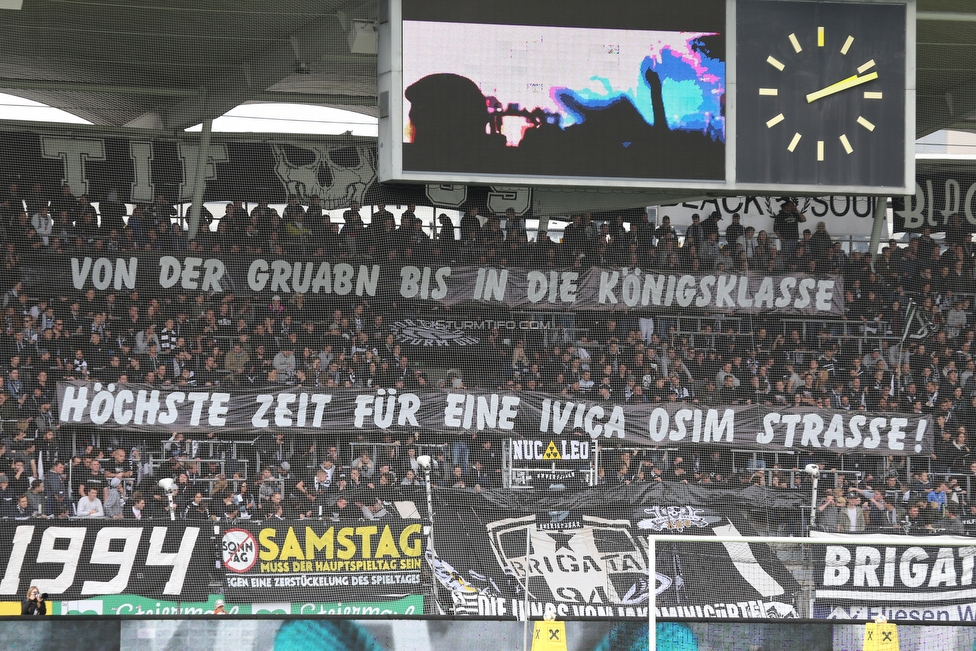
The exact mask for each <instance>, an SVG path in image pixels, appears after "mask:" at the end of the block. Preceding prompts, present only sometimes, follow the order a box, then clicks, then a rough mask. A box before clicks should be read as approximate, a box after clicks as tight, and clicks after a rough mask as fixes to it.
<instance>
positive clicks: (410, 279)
mask: <svg viewBox="0 0 976 651" xmlns="http://www.w3.org/2000/svg"><path fill="white" fill-rule="evenodd" d="M21 280H22V281H23V283H24V285H25V287H27V288H28V289H29V290H31V291H32V292H34V293H38V292H40V293H43V292H64V291H65V289H66V288H73V289H74V290H75V292H79V293H80V292H83V291H86V290H88V289H96V290H98V291H108V290H115V291H126V292H128V291H130V290H133V289H139V290H141V291H145V292H149V293H150V294H154V295H155V294H157V293H159V292H160V291H169V292H172V293H175V292H178V291H183V292H208V293H215V294H220V293H229V292H233V293H234V294H235V295H236V296H252V295H254V294H258V293H261V292H264V293H266V294H269V295H270V294H290V293H292V292H302V293H306V294H308V293H310V294H312V295H319V296H325V295H336V296H350V297H351V296H358V297H363V298H375V297H377V296H379V297H380V298H383V297H386V298H397V299H409V300H416V301H428V302H431V303H437V304H440V305H445V306H454V305H464V304H468V303H478V304H482V305H496V306H499V307H508V308H525V307H533V306H535V307H545V308H546V309H548V310H560V309H563V310H604V309H607V308H615V307H619V308H646V309H667V310H675V309H688V308H694V309H700V310H706V311H708V312H716V311H717V312H737V313H740V312H741V313H756V312H767V311H772V310H775V311H776V312H778V313H780V314H805V315H818V316H825V315H828V314H830V315H837V316H840V315H843V314H844V281H843V279H842V277H840V276H836V275H816V276H813V275H806V274H791V275H788V276H768V275H765V274H746V275H736V274H731V273H724V274H718V273H716V274H702V275H692V274H667V273H655V272H653V271H642V270H641V269H638V268H627V267H620V268H604V267H592V268H588V269H576V268H569V269H560V270H553V271H538V270H531V269H499V268H496V267H449V266H426V267H421V266H410V265H404V266H400V265H387V264H359V263H352V262H344V261H338V262H337V261H335V260H327V259H324V258H315V257H311V258H284V257H267V258H265V257H258V258H255V257H253V256H241V255H222V256H220V257H212V258H204V257H198V256H192V255H184V254H181V255H162V256H160V255H156V254H133V255H125V256H113V257H108V256H104V257H94V256H90V257H69V256H61V255H56V254H50V255H47V256H45V255H42V256H37V257H33V258H32V259H31V261H30V262H29V263H28V264H26V265H24V266H23V267H22V268H21Z"/></svg>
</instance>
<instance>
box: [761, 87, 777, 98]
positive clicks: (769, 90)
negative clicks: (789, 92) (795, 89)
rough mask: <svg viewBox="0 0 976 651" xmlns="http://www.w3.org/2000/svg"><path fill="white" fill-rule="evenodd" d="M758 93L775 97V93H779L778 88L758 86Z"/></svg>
mask: <svg viewBox="0 0 976 651" xmlns="http://www.w3.org/2000/svg"><path fill="white" fill-rule="evenodd" d="M759 94H760V95H766V96H771V97H775V96H776V95H779V89H778V88H760V89H759Z"/></svg>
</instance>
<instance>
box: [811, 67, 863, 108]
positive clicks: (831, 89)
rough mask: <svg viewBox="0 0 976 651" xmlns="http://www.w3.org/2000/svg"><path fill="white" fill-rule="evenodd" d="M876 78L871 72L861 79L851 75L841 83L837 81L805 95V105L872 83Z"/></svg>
mask: <svg viewBox="0 0 976 651" xmlns="http://www.w3.org/2000/svg"><path fill="white" fill-rule="evenodd" d="M877 78H878V73H876V72H872V73H871V74H867V75H864V76H863V77H860V76H858V75H853V76H851V77H848V78H847V79H842V80H841V81H838V82H837V83H836V84H831V85H830V86H827V87H826V88H821V89H820V90H818V91H816V92H814V93H810V94H809V95H807V103H813V102H815V101H817V100H818V99H822V98H824V97H828V96H830V95H833V94H834V93H839V92H841V91H844V90H848V89H849V88H854V87H855V86H860V85H861V84H866V83H868V82H869V81H874V80H875V79H877Z"/></svg>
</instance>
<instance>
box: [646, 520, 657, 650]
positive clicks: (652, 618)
mask: <svg viewBox="0 0 976 651" xmlns="http://www.w3.org/2000/svg"><path fill="white" fill-rule="evenodd" d="M647 651H657V538H656V537H655V536H648V537H647Z"/></svg>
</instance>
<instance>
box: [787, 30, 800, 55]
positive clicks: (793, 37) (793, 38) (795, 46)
mask: <svg viewBox="0 0 976 651" xmlns="http://www.w3.org/2000/svg"><path fill="white" fill-rule="evenodd" d="M790 43H792V44H793V49H794V50H795V51H796V53H797V54H799V53H800V52H802V51H803V48H802V47H800V41H798V40H797V38H796V34H790Z"/></svg>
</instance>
